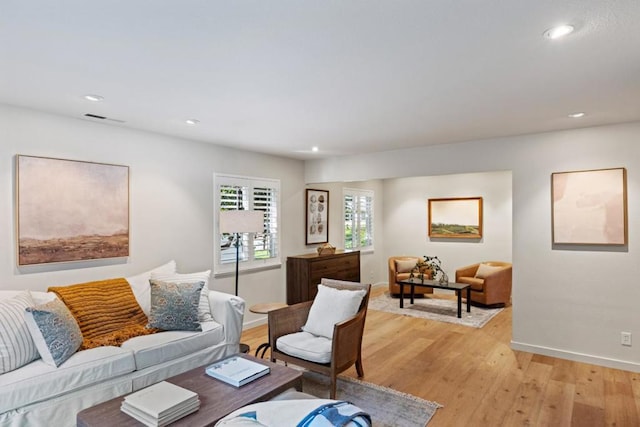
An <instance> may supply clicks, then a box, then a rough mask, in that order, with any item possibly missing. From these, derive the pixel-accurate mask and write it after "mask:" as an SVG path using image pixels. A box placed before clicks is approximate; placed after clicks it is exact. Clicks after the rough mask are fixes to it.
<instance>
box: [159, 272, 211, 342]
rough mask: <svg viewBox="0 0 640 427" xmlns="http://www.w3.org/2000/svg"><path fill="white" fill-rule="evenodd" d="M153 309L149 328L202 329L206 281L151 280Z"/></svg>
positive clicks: (172, 329) (169, 329)
mask: <svg viewBox="0 0 640 427" xmlns="http://www.w3.org/2000/svg"><path fill="white" fill-rule="evenodd" d="M149 283H150V284H151V311H150V313H149V323H148V324H147V327H148V328H158V329H163V330H165V331H201V330H202V327H201V326H200V321H199V320H198V305H199V303H200V292H201V291H202V287H203V286H204V282H196V283H174V282H163V281H161V280H150V281H149Z"/></svg>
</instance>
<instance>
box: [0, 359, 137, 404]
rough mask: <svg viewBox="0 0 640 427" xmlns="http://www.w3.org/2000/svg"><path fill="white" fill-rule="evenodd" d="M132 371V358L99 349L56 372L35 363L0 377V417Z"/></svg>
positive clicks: (66, 363)
mask: <svg viewBox="0 0 640 427" xmlns="http://www.w3.org/2000/svg"><path fill="white" fill-rule="evenodd" d="M134 370H135V362H134V359H133V354H132V353H131V352H130V351H127V350H123V349H121V348H118V347H98V348H94V349H90V350H84V351H80V352H77V353H75V354H74V355H72V356H71V357H70V358H69V359H68V360H67V361H66V362H64V363H63V364H62V365H60V366H59V367H58V368H55V367H53V366H51V365H47V364H46V363H44V362H43V361H42V360H36V361H34V362H31V363H29V364H28V365H26V366H23V367H21V368H19V369H16V370H14V371H11V372H9V373H6V374H4V375H0V413H3V412H5V411H10V410H12V409H15V408H20V407H23V406H26V405H29V404H32V403H36V402H40V401H43V400H47V399H51V398H54V397H56V396H60V395H63V394H67V393H70V392H72V391H74V390H78V389H81V388H84V387H87V386H90V385H92V384H97V383H100V382H103V381H107V380H110V379H112V378H115V377H117V376H119V375H124V374H127V373H130V372H133V371H134Z"/></svg>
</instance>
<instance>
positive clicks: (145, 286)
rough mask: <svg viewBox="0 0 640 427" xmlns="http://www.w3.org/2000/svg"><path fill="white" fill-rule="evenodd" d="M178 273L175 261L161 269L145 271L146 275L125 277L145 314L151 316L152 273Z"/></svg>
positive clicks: (160, 267)
mask: <svg viewBox="0 0 640 427" xmlns="http://www.w3.org/2000/svg"><path fill="white" fill-rule="evenodd" d="M175 272H176V262H175V261H174V260H171V261H169V262H168V263H166V264H163V265H161V266H159V267H156V268H154V269H152V270H149V271H145V272H144V273H140V274H136V275H135V276H129V277H125V279H126V280H127V282H129V285H131V290H132V291H133V295H135V297H136V300H137V301H138V304H140V308H142V311H144V314H146V315H147V316H148V315H149V310H150V309H151V289H150V288H149V279H151V274H152V273H158V274H173V273H175Z"/></svg>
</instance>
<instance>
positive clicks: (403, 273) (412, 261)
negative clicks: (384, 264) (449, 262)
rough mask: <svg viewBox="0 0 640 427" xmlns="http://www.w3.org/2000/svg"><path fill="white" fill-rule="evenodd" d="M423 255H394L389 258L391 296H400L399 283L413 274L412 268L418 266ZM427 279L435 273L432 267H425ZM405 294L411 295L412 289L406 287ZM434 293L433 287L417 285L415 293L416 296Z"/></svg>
mask: <svg viewBox="0 0 640 427" xmlns="http://www.w3.org/2000/svg"><path fill="white" fill-rule="evenodd" d="M420 259H421V257H417V256H392V257H390V258H389V294H391V296H400V285H398V284H397V282H398V281H400V280H405V279H408V278H409V275H410V274H411V270H413V269H414V268H415V266H416V263H417V262H418V260H420ZM424 274H425V279H431V278H432V276H433V274H432V272H431V270H430V269H428V268H427V269H425V271H424ZM404 291H405V296H409V294H410V293H411V289H410V288H409V287H408V286H405V287H404ZM425 293H427V294H432V293H433V289H432V288H425V287H422V286H420V287H416V289H415V291H414V293H413V295H414V296H420V297H422V296H424V294H425Z"/></svg>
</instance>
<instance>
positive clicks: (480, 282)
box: [457, 277, 484, 291]
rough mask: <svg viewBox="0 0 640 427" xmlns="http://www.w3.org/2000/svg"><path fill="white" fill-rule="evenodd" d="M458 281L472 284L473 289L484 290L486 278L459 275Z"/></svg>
mask: <svg viewBox="0 0 640 427" xmlns="http://www.w3.org/2000/svg"><path fill="white" fill-rule="evenodd" d="M457 282H458V283H464V284H466V285H471V290H472V291H482V290H483V289H484V279H478V278H476V277H458V280H457Z"/></svg>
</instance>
